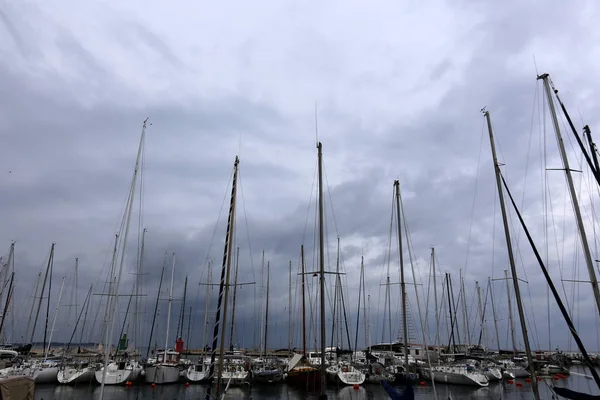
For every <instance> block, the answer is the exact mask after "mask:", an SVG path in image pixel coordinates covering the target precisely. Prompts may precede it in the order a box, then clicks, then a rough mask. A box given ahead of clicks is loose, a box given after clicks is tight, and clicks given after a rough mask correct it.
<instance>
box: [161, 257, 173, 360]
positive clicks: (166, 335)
mask: <svg viewBox="0 0 600 400" xmlns="http://www.w3.org/2000/svg"><path fill="white" fill-rule="evenodd" d="M174 276H175V253H173V264H172V265H171V287H170V288H169V308H168V309H167V332H166V333H165V356H164V358H163V362H164V361H167V348H168V347H169V327H170V326H171V303H172V302H173V277H174Z"/></svg>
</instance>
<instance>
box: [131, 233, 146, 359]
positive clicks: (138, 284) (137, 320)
mask: <svg viewBox="0 0 600 400" xmlns="http://www.w3.org/2000/svg"><path fill="white" fill-rule="evenodd" d="M145 241H146V228H144V229H143V230H142V245H141V247H140V256H139V260H138V265H137V273H136V274H135V303H134V308H135V321H134V324H133V343H134V344H135V345H136V346H137V344H138V343H141V341H140V340H141V338H139V337H138V336H139V335H140V307H139V297H140V287H141V285H142V271H143V266H144V243H145ZM136 353H137V352H136Z"/></svg>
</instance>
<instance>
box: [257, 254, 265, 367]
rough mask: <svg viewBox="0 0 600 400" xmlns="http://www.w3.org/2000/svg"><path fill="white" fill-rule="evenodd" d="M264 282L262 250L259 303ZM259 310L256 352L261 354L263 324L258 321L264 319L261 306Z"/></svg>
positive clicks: (263, 290) (263, 289) (263, 292)
mask: <svg viewBox="0 0 600 400" xmlns="http://www.w3.org/2000/svg"><path fill="white" fill-rule="evenodd" d="M264 282H265V251H264V250H263V251H262V257H261V263H260V291H259V293H258V294H259V300H258V301H259V304H260V302H261V301H262V299H263V295H264V294H265V286H264ZM259 310H260V315H259V317H258V321H259V323H258V329H259V331H258V354H259V355H260V354H262V352H263V347H262V345H263V342H262V339H263V337H264V335H265V334H264V331H263V329H264V328H263V325H262V323H261V322H260V321H262V320H263V319H264V317H265V316H264V309H263V308H262V307H259Z"/></svg>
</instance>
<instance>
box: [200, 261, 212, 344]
mask: <svg viewBox="0 0 600 400" xmlns="http://www.w3.org/2000/svg"><path fill="white" fill-rule="evenodd" d="M211 282H212V261H210V260H208V274H207V285H206V295H205V297H204V338H203V339H202V346H203V347H204V350H203V353H204V351H205V350H206V347H207V346H208V342H207V341H206V337H207V336H208V305H209V303H210V288H211Z"/></svg>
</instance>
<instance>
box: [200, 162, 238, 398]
mask: <svg viewBox="0 0 600 400" xmlns="http://www.w3.org/2000/svg"><path fill="white" fill-rule="evenodd" d="M238 164H239V159H238V157H237V156H236V157H235V162H234V163H233V183H232V185H231V199H230V203H229V217H228V219H227V232H226V234H225V245H224V248H223V265H222V267H221V281H220V283H219V299H218V301H217V313H216V315H215V325H214V329H213V340H212V349H211V350H212V351H211V355H210V368H209V373H208V377H209V378H208V379H209V385H208V388H207V390H206V400H210V399H211V388H212V382H213V380H214V374H215V359H216V356H217V341H218V340H219V327H220V328H221V341H220V346H219V368H218V375H217V396H216V397H217V398H218V397H219V393H220V390H221V381H222V373H221V371H222V370H223V353H224V352H225V329H226V326H225V325H226V324H225V323H226V321H227V302H228V297H229V275H230V271H231V257H230V255H231V249H232V247H233V232H234V228H235V198H236V193H237V176H238ZM222 305H223V310H221V306H222ZM221 311H222V313H223V321H224V323H223V324H220V320H221Z"/></svg>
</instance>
